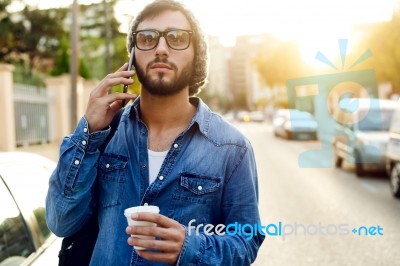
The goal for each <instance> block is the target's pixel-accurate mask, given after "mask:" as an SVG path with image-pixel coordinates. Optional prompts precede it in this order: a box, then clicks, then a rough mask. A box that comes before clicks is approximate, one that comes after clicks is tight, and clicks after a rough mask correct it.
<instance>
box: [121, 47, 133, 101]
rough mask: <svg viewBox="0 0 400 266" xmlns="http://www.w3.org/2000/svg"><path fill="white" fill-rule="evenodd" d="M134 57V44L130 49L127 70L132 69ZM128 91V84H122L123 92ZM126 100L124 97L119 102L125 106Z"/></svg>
mask: <svg viewBox="0 0 400 266" xmlns="http://www.w3.org/2000/svg"><path fill="white" fill-rule="evenodd" d="M134 59H135V46H133V47H132V49H131V56H130V58H129V64H128V71H129V70H131V69H132V65H133V60H134ZM127 91H128V85H124V89H123V91H122V92H123V93H126V92H127ZM125 104H126V101H125V99H124V100H122V102H121V107H125Z"/></svg>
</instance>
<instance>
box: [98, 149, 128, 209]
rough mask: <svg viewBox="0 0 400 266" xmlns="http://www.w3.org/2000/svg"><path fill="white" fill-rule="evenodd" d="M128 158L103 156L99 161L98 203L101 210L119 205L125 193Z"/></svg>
mask: <svg viewBox="0 0 400 266" xmlns="http://www.w3.org/2000/svg"><path fill="white" fill-rule="evenodd" d="M127 165H128V157H126V156H122V155H116V154H109V153H107V154H103V155H102V156H101V158H100V160H99V165H98V171H99V179H98V184H99V201H100V203H101V206H102V207H103V208H109V207H113V206H117V205H120V204H121V201H122V200H121V199H122V198H123V197H124V193H125V185H126V184H125V183H126V179H127V178H126V176H127V171H128V169H127Z"/></svg>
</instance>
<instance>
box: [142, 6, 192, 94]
mask: <svg viewBox="0 0 400 266" xmlns="http://www.w3.org/2000/svg"><path fill="white" fill-rule="evenodd" d="M170 29H183V30H192V29H191V27H190V24H189V21H188V20H187V19H186V17H185V16H184V15H183V14H182V13H181V12H179V11H165V12H163V13H160V14H159V15H157V16H155V17H152V18H148V19H145V20H143V21H142V22H141V23H140V24H139V25H138V27H137V31H139V30H158V31H160V32H163V31H165V30H170ZM192 41H193V40H191V42H190V45H189V47H188V48H187V49H185V50H174V49H172V48H170V47H168V45H167V43H166V40H165V38H164V37H160V39H159V42H158V45H157V46H156V47H155V48H154V49H152V50H149V51H142V50H139V49H137V47H136V48H135V58H136V72H137V75H138V78H139V81H140V83H141V84H142V87H143V88H144V89H145V90H146V91H148V92H149V93H150V94H153V95H158V96H167V95H173V94H176V93H178V92H180V91H181V90H183V89H185V88H188V85H189V80H190V78H191V74H192V72H193V71H192V69H193V66H192V64H193V59H194V48H193V43H192Z"/></svg>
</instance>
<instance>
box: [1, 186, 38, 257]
mask: <svg viewBox="0 0 400 266" xmlns="http://www.w3.org/2000/svg"><path fill="white" fill-rule="evenodd" d="M0 202H1V206H2V207H1V208H0V263H2V262H3V261H5V260H6V259H7V260H13V261H15V262H16V261H21V262H22V261H23V260H24V259H23V258H25V257H28V256H29V255H30V254H31V253H32V252H33V250H34V248H33V245H32V242H31V241H30V237H29V234H28V232H27V229H26V224H25V222H24V220H23V217H22V215H21V213H20V211H19V209H18V207H17V206H16V204H15V202H14V199H13V198H12V196H11V194H10V192H9V190H8V189H7V187H6V186H5V184H4V182H3V179H1V178H0ZM17 264H18V263H17Z"/></svg>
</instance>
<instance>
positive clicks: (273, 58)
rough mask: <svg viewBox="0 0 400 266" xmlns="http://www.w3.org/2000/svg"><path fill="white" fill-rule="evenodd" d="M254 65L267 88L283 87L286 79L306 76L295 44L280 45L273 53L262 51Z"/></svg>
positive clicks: (304, 67)
mask: <svg viewBox="0 0 400 266" xmlns="http://www.w3.org/2000/svg"><path fill="white" fill-rule="evenodd" d="M254 64H255V66H256V68H257V70H258V72H259V73H260V76H261V78H262V80H263V82H264V83H265V84H266V85H268V86H269V87H274V86H276V85H281V86H284V85H285V84H286V81H287V80H288V79H290V78H295V77H300V76H303V75H305V74H306V66H305V64H304V62H303V60H302V58H301V54H300V51H299V48H298V46H297V44H296V43H295V42H286V43H281V44H280V45H278V47H277V48H276V49H275V50H274V51H266V50H262V51H261V52H260V53H259V55H258V56H257V57H256V58H255V60H254Z"/></svg>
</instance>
